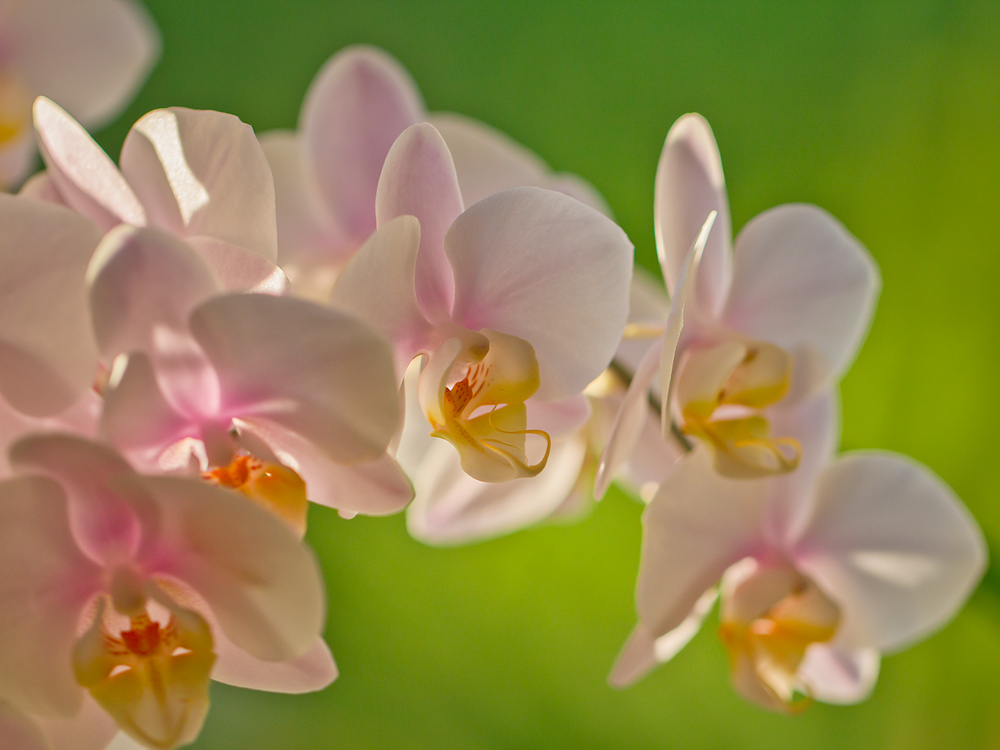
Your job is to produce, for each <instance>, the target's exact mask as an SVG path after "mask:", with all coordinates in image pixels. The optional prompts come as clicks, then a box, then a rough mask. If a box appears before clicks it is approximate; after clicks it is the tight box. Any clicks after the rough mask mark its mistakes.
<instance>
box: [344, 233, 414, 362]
mask: <svg viewBox="0 0 1000 750" xmlns="http://www.w3.org/2000/svg"><path fill="white" fill-rule="evenodd" d="M419 247H420V223H419V222H418V221H417V220H416V219H415V218H414V217H413V216H399V217H397V218H395V219H391V220H390V221H388V222H386V223H385V224H383V225H382V226H381V227H379V228H378V230H377V231H376V232H375V233H374V234H372V236H371V237H369V238H368V241H367V242H365V244H364V245H362V246H361V249H360V250H359V251H358V253H357V255H355V256H354V258H353V259H352V260H351V262H350V263H348V264H347V267H346V268H344V270H343V272H342V273H341V274H340V276H339V277H338V279H337V283H336V284H335V285H334V287H333V294H332V295H331V298H330V303H331V304H332V305H333V306H334V307H338V308H340V309H342V310H345V311H347V312H349V313H351V314H353V315H357V316H358V317H359V318H361V319H362V320H364V321H366V322H368V323H371V324H372V325H373V326H374V327H375V328H376V330H378V331H379V332H380V333H381V334H382V335H384V336H385V337H386V338H388V339H389V341H391V342H392V344H393V347H394V349H395V352H396V366H397V368H398V372H399V373H400V380H402V373H403V372H405V370H406V367H407V366H408V365H409V363H410V361H411V360H412V359H413V358H414V357H415V356H416V354H417V353H418V352H419V351H420V350H421V349H423V348H424V347H426V346H429V345H430V344H431V338H432V333H433V329H432V326H431V324H430V323H428V322H427V319H426V318H425V317H424V315H423V313H422V312H421V311H420V305H419V303H418V302H417V290H416V286H415V278H416V263H417V250H418V249H419ZM375 290H378V293H375Z"/></svg>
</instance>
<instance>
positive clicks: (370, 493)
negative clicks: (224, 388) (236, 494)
mask: <svg viewBox="0 0 1000 750" xmlns="http://www.w3.org/2000/svg"><path fill="white" fill-rule="evenodd" d="M237 424H238V425H239V427H240V428H241V431H242V430H243V429H249V430H250V431H251V432H253V433H254V434H256V435H257V436H259V437H260V438H261V439H262V440H264V441H265V442H266V443H267V445H268V447H270V448H271V450H273V451H274V452H275V454H276V455H277V456H278V458H279V459H280V460H281V461H282V463H285V464H287V465H288V466H290V467H291V468H293V469H294V470H295V471H296V472H298V474H299V475H300V476H301V477H302V478H303V479H304V480H305V483H306V494H307V496H308V497H309V500H310V501H311V502H314V503H319V504H320V505H326V506H327V507H330V508H336V509H337V510H339V511H340V512H341V513H342V514H344V515H354V514H356V513H361V514H363V515H366V516H384V515H390V514H392V513H398V512H399V511H401V510H402V509H403V508H405V507H406V506H407V505H409V503H410V501H411V500H412V499H413V485H411V484H410V480H409V479H408V478H407V476H406V474H404V473H403V470H402V469H401V468H400V467H399V464H397V463H396V461H395V460H393V459H392V458H391V457H390V456H388V455H385V454H383V455H381V456H379V457H378V458H376V459H374V460H370V461H363V462H359V463H350V464H341V463H338V462H336V461H334V460H332V459H331V458H330V457H329V456H327V455H326V454H325V453H323V452H322V451H321V450H320V449H318V448H317V447H316V446H315V445H313V444H312V443H310V442H309V441H308V440H305V439H303V438H302V437H300V436H298V435H296V434H295V433H293V432H290V431H288V430H285V429H282V428H281V427H280V426H278V425H274V424H269V423H268V422H267V421H266V420H261V419H240V420H237Z"/></svg>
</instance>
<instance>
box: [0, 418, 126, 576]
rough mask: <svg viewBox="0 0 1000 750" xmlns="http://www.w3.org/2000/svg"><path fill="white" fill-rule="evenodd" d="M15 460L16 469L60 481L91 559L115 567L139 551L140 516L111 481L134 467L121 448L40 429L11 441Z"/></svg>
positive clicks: (81, 543) (82, 545) (71, 520)
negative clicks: (123, 455)
mask: <svg viewBox="0 0 1000 750" xmlns="http://www.w3.org/2000/svg"><path fill="white" fill-rule="evenodd" d="M10 463H11V466H12V467H13V468H14V469H15V470H16V471H20V472H22V473H29V472H31V473H40V474H44V475H47V476H49V477H51V478H53V479H55V480H56V481H57V482H59V484H60V485H61V486H62V489H63V491H64V492H65V493H66V497H67V500H68V507H69V523H70V529H71V530H72V532H73V537H74V539H76V543H77V544H78V545H79V547H80V549H81V550H82V551H83V552H84V554H86V555H87V556H88V557H89V558H90V559H91V560H93V561H94V562H96V563H98V564H100V565H102V566H105V567H112V566H114V565H116V564H118V563H124V562H128V561H130V560H131V559H132V558H133V557H134V556H135V553H136V551H137V550H138V549H139V543H140V540H141V538H142V529H141V528H140V526H139V519H138V518H137V517H136V515H135V513H134V512H133V511H132V508H131V507H130V506H129V505H128V504H127V503H124V502H122V501H121V500H120V499H119V498H118V497H117V496H116V495H115V493H114V491H113V490H112V489H111V487H110V484H111V483H112V482H113V481H114V479H115V478H117V477H119V476H121V475H130V474H132V473H133V471H132V468H131V467H130V466H129V465H128V464H127V463H126V462H125V461H124V460H123V459H122V458H121V456H119V455H118V454H117V453H115V452H114V451H112V450H111V449H109V448H106V447H104V446H102V445H101V444H100V443H95V442H91V441H90V440H87V439H85V438H82V437H77V436H76V435H70V434H40V435H30V436H28V437H25V438H22V439H21V440H19V441H18V442H16V443H15V444H14V445H13V446H11V449H10Z"/></svg>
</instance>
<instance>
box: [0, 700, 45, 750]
mask: <svg viewBox="0 0 1000 750" xmlns="http://www.w3.org/2000/svg"><path fill="white" fill-rule="evenodd" d="M0 737H2V738H3V745H2V746H0V747H3V748H4V750H50V748H51V745H49V743H48V741H47V740H46V739H45V735H44V734H42V730H41V728H40V727H39V726H38V724H37V723H35V722H34V721H33V720H32V719H31V718H30V717H29V716H28V715H27V714H25V713H22V712H21V711H18V710H17V709H16V708H14V706H12V705H11V704H10V703H6V702H4V701H0Z"/></svg>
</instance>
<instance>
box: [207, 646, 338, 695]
mask: <svg viewBox="0 0 1000 750" xmlns="http://www.w3.org/2000/svg"><path fill="white" fill-rule="evenodd" d="M215 654H216V662H215V666H214V667H213V669H212V679H213V680H215V681H217V682H222V683H225V684H226V685H234V686H236V687H241V688H249V689H250V690H267V691H268V692H271V693H292V694H298V693H311V692H313V691H316V690H322V689H323V688H325V687H327V686H328V685H329V684H330V683H332V682H333V681H334V680H336V679H337V665H336V664H335V663H334V661H333V654H331V653H330V648H329V646H327V645H326V643H325V642H324V641H323V639H322V638H320V637H318V636H317V638H316V640H315V641H314V642H313V645H312V646H311V647H310V648H309V650H308V651H306V652H305V653H304V654H302V655H301V656H298V657H296V658H294V659H288V660H287V661H263V660H261V659H257V658H254V657H253V656H251V655H250V654H249V653H247V652H246V651H244V650H243V649H241V648H239V647H238V646H235V645H234V644H233V642H232V641H230V640H229V639H228V638H226V636H225V634H224V633H221V632H219V633H218V635H217V637H216V639H215Z"/></svg>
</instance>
